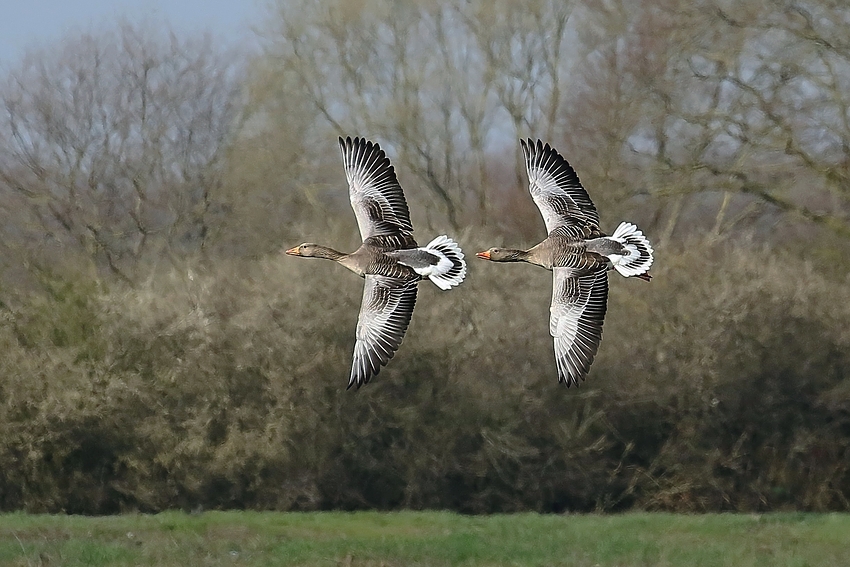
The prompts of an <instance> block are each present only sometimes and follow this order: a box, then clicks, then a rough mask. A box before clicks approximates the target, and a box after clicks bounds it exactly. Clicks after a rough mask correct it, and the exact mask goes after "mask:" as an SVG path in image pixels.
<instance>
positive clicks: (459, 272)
mask: <svg viewBox="0 0 850 567" xmlns="http://www.w3.org/2000/svg"><path fill="white" fill-rule="evenodd" d="M422 250H425V251H427V252H429V253H431V254H434V255H435V256H438V257H439V258H440V261H439V262H438V263H437V265H436V266H434V267H433V268H432V269H431V270H429V273H423V272H420V273H422V274H423V275H426V276H428V278H429V279H430V280H431V281H432V282H434V285H436V286H437V287H438V288H440V289H449V288H452V287H454V286H456V285H459V284H460V283H461V282H462V281H463V278H465V277H466V261H465V260H464V259H463V251H461V249H460V246H458V244H457V242H455V241H454V240H452V239H451V238H449V237H448V236H445V235H443V236H438V237H437V238H435V239H434V240H432V241H431V242H429V243H428V244H427V245H426V246H424V247H422ZM417 271H419V270H417Z"/></svg>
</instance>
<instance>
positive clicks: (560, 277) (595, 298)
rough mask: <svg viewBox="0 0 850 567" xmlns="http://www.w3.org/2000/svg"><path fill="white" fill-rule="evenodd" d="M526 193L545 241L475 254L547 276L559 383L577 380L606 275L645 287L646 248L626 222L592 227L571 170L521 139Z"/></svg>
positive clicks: (587, 203) (593, 342)
mask: <svg viewBox="0 0 850 567" xmlns="http://www.w3.org/2000/svg"><path fill="white" fill-rule="evenodd" d="M520 143H521V145H522V149H523V154H524V156H525V164H526V169H527V172H528V180H529V192H530V193H531V197H532V199H533V200H534V203H535V204H536V205H537V208H538V209H539V210H540V214H541V216H542V217H543V221H544V223H545V224H546V230H547V232H548V236H547V237H546V239H544V240H543V241H542V242H540V243H539V244H537V245H536V246H534V247H532V248H530V249H528V250H519V249H514V248H490V249H489V250H486V251H484V252H479V253H478V254H477V256H478V257H479V258H482V259H484V260H490V261H493V262H528V263H530V264H535V265H537V266H541V267H543V268H546V269H547V270H551V271H552V303H551V305H550V308H549V333H550V334H551V335H552V337H553V340H554V346H555V362H556V365H557V367H558V381H559V382H562V383H564V384H566V385H567V387H569V386H571V385H573V384H575V385H576V386H578V384H579V381H581V380H584V379H585V376H586V375H587V372H588V371H589V370H590V365H591V364H592V363H593V359H594V358H595V356H596V352H597V351H598V349H599V343H600V342H601V341H602V325H603V323H604V321H605V313H606V311H607V308H608V307H607V306H608V271H609V270H617V272H619V273H620V274H622V275H623V276H625V277H637V278H640V279H643V280H645V281H649V280H650V279H651V276H650V275H649V268H650V266H651V265H652V261H653V256H652V254H653V251H652V246H651V245H650V243H649V241H648V240H647V239H646V237H644V236H643V233H642V232H641V231H640V230H638V228H637V227H636V226H635V225H633V224H630V223H621V224H620V226H618V227H617V229H616V230H615V231H614V234H612V235H611V236H608V235H606V234H605V233H603V232H602V231H601V230H600V229H599V214H598V213H597V211H596V207H595V206H594V204H593V201H591V199H590V196H589V195H588V194H587V191H586V190H585V189H584V187H582V185H581V182H580V181H579V178H578V175H576V173H575V171H574V170H573V168H572V167H571V166H570V164H569V163H568V162H567V160H565V159H564V158H563V157H562V156H561V155H560V154H559V153H558V152H557V151H556V150H555V149H554V148H552V147H550V146H549V144H545V145H544V144H543V142H541V141H540V140H538V141H537V143H534V142H533V141H532V140H528V141H526V140H521V141H520Z"/></svg>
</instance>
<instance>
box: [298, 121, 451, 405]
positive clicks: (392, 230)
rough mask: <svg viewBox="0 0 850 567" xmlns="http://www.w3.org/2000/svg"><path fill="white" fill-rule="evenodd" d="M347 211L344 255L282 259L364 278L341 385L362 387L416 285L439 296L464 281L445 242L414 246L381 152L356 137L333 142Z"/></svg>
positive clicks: (397, 341)
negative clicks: (353, 233)
mask: <svg viewBox="0 0 850 567" xmlns="http://www.w3.org/2000/svg"><path fill="white" fill-rule="evenodd" d="M339 146H340V149H341V150H342V162H343V167H344V169H345V177H346V179H347V181H348V193H349V197H350V200H351V208H352V209H354V216H355V217H356V218H357V226H358V228H359V229H360V236H361V238H362V240H363V244H362V245H361V246H360V247H359V248H358V249H357V250H355V251H354V252H352V253H350V254H344V253H342V252H338V251H336V250H334V249H333V248H329V247H327V246H321V245H319V244H313V243H311V242H305V243H304V244H300V245H298V246H295V247H294V248H290V249H289V250H287V251H286V253H287V254H289V255H290V256H301V257H304V258H324V259H327V260H333V261H335V262H337V263H338V264H341V265H342V266H344V267H346V268H348V269H349V270H351V271H352V272H354V273H355V274H357V275H358V276H360V277H362V278H364V279H365V280H366V281H365V284H364V287H363V300H362V302H361V305H360V315H359V317H358V320H357V331H356V341H355V343H354V359H353V361H352V365H351V374H350V376H349V380H348V387H347V388H346V389H349V388H351V387H352V386H355V387H356V388H357V389H359V388H360V386H362V385H364V384H367V383H368V382H369V380H370V379H371V378H372V377H373V376H375V375H377V374H378V372H380V370H381V367H382V366H385V365H386V364H387V363H388V362H389V360H390V359H391V358H392V357H393V356H394V355H395V353H396V351H397V350H398V348H399V346H400V345H401V342H402V340H403V339H404V334H405V332H406V331H407V327H408V325H409V324H410V318H411V316H412V315H413V307H414V306H415V305H416V292H417V289H418V283H419V282H420V281H421V280H423V279H425V278H428V279H430V280H431V281H432V282H433V283H434V284H435V285H436V286H437V287H438V288H440V289H442V290H447V289H450V288H452V287H454V286H457V285H459V284H460V283H461V282H462V281H463V279H464V277H465V276H466V261H465V260H464V255H463V251H462V250H461V248H460V246H458V244H457V243H456V242H455V241H453V240H452V239H450V238H449V237H448V236H445V235H442V236H438V237H436V238H434V239H433V240H432V241H431V242H429V243H428V244H427V245H425V246H421V247H420V246H419V245H418V244H417V243H416V240H415V239H414V238H413V225H412V224H411V222H410V212H409V211H408V208H407V201H406V200H405V198H404V191H403V190H402V188H401V185H399V182H398V179H397V178H396V174H395V169H394V168H393V166H392V164H391V163H390V160H389V158H387V156H386V154H385V153H384V151H383V150H382V149H381V147H380V146H379V145H378V144H377V143H374V142H370V141H368V140H366V139H364V138H359V137H356V138H354V139H351V137H346V138H345V139H344V140H343V139H342V137H340V138H339Z"/></svg>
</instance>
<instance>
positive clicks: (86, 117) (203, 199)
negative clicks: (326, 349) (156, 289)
mask: <svg viewBox="0 0 850 567" xmlns="http://www.w3.org/2000/svg"><path fill="white" fill-rule="evenodd" d="M236 63H237V59H236V58H235V57H234V56H233V55H232V54H226V53H222V52H220V51H219V50H218V49H217V48H216V47H215V45H214V42H213V39H212V38H211V37H209V36H203V37H194V38H189V39H178V38H177V37H176V36H175V35H173V34H171V33H169V32H165V31H159V30H156V29H154V28H153V27H152V26H148V25H142V26H134V25H130V24H122V25H120V26H117V29H114V30H112V31H108V32H104V33H102V34H98V35H84V36H82V37H69V38H67V39H66V40H64V41H63V42H62V43H61V44H59V45H58V46H56V48H51V49H43V50H41V51H36V52H31V53H29V54H28V55H27V56H26V57H25V59H24V60H23V62H22V63H21V64H20V65H19V66H18V67H17V68H16V69H14V70H13V71H12V72H11V73H10V74H9V75H8V76H7V77H6V78H5V80H3V82H2V85H0V105H2V114H0V147H2V151H0V155H2V157H0V191H2V192H3V194H4V195H5V196H4V197H3V202H4V203H14V204H15V205H16V206H17V207H18V208H20V207H23V208H24V209H25V213H23V214H24V215H26V216H28V217H29V219H30V220H31V221H34V222H33V223H31V224H28V225H19V230H20V231H21V236H23V235H24V233H28V234H30V235H35V236H40V237H41V238H40V240H41V241H42V242H44V243H45V244H46V245H47V248H54V249H59V250H64V252H59V254H62V255H65V254H66V253H67V251H69V250H71V251H74V252H82V253H83V256H84V257H88V258H89V259H91V260H92V261H93V263H94V265H95V266H97V267H101V266H102V267H106V268H107V269H108V270H109V271H110V272H111V273H112V274H113V275H115V276H117V277H119V278H121V279H122V280H125V281H127V282H134V281H136V280H137V279H138V278H139V277H141V276H142V275H143V274H144V273H145V269H146V268H148V267H150V265H151V264H152V263H155V262H157V261H158V260H159V259H160V258H162V257H171V258H176V257H181V256H184V255H186V254H189V253H195V252H197V251H198V250H200V249H202V248H203V247H204V245H205V242H206V237H207V233H208V231H209V226H208V222H209V221H208V217H209V212H210V203H211V192H214V191H215V190H216V187H217V186H218V184H219V183H220V179H221V176H222V172H223V164H224V157H225V150H226V148H227V147H228V142H229V141H230V137H231V135H232V134H233V132H234V131H235V129H236V126H237V122H238V120H239V116H240V90H239V89H240V87H241V85H240V81H239V72H238V69H237V67H236Z"/></svg>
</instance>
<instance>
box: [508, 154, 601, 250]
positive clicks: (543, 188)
mask: <svg viewBox="0 0 850 567" xmlns="http://www.w3.org/2000/svg"><path fill="white" fill-rule="evenodd" d="M520 145H522V152H523V154H525V166H526V169H527V170H528V190H529V191H530V192H531V198H532V199H534V204H535V205H537V208H538V209H540V214H541V215H542V216H543V222H545V223H546V232H547V233H551V232H552V231H553V230H555V229H556V228H559V227H563V226H568V227H570V226H575V225H579V226H584V225H591V226H593V227H598V226H599V213H597V212H596V207H595V206H594V204H593V201H591V200H590V196H589V195H588V194H587V191H585V189H584V187H582V185H581V181H579V178H578V175H576V172H575V170H573V168H572V167H571V166H570V164H569V163H568V162H567V160H565V159H564V158H563V157H562V156H561V154H559V153H558V152H557V151H556V150H555V149H554V148H552V147H550V146H549V144H546V145H544V144H543V142H542V141H540V140H537V143H536V144H535V143H534V142H533V141H531V139H529V140H528V141H526V140H520Z"/></svg>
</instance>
